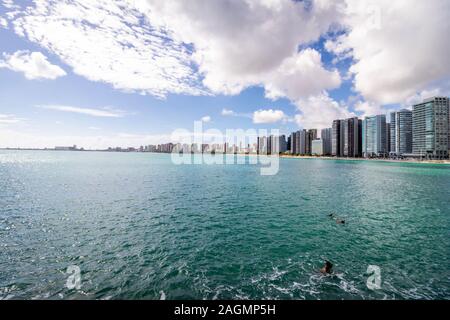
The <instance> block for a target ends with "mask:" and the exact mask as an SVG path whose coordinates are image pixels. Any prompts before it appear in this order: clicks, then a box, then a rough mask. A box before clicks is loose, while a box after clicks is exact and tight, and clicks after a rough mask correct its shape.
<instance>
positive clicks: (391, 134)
mask: <svg viewBox="0 0 450 320" xmlns="http://www.w3.org/2000/svg"><path fill="white" fill-rule="evenodd" d="M390 118H391V123H390V124H389V140H388V141H389V152H391V153H395V128H396V119H397V112H391V115H390Z"/></svg>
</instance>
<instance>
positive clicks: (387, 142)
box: [386, 122, 391, 154]
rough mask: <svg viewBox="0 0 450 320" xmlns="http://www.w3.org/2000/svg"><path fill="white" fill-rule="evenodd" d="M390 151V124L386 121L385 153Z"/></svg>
mask: <svg viewBox="0 0 450 320" xmlns="http://www.w3.org/2000/svg"><path fill="white" fill-rule="evenodd" d="M389 152H391V124H390V123H388V122H386V153H387V154H389Z"/></svg>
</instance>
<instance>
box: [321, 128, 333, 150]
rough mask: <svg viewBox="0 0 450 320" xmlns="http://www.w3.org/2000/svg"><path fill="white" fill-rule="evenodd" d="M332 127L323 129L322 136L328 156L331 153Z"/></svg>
mask: <svg viewBox="0 0 450 320" xmlns="http://www.w3.org/2000/svg"><path fill="white" fill-rule="evenodd" d="M332 132H333V129H332V128H327V129H322V132H321V136H322V141H323V154H324V155H326V156H330V155H331V151H332V150H331V149H332V148H331V145H332Z"/></svg>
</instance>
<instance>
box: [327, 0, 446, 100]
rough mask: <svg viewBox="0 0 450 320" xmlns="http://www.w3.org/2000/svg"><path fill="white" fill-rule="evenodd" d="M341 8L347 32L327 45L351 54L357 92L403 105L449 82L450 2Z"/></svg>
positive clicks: (381, 1) (382, 2) (407, 0)
mask: <svg viewBox="0 0 450 320" xmlns="http://www.w3.org/2000/svg"><path fill="white" fill-rule="evenodd" d="M341 8H343V12H344V15H343V17H344V18H343V19H342V20H341V22H342V24H344V25H345V26H346V27H347V28H348V30H349V31H348V32H347V33H346V34H344V35H342V36H340V37H339V38H338V40H337V41H335V43H328V44H327V46H326V47H327V48H328V49H329V50H331V51H333V52H335V53H336V54H337V55H339V56H342V55H348V54H351V55H352V56H353V59H354V64H353V65H352V67H351V69H350V70H351V72H352V73H353V74H354V79H355V80H354V84H355V89H356V90H357V91H358V92H360V93H361V94H362V95H363V96H364V98H365V99H367V100H369V101H374V102H376V103H379V104H390V103H403V102H404V100H405V99H407V98H408V97H411V96H413V95H415V94H416V93H417V92H420V91H422V90H425V89H430V88H429V86H430V85H432V84H434V85H435V87H439V86H440V83H439V82H440V81H447V80H448V79H449V78H450V60H449V58H448V52H450V42H449V41H446V39H447V38H448V30H450V19H449V18H448V17H449V12H450V1H448V0H430V1H422V0H396V1H394V2H393V1H390V0H376V1H374V0H370V1H360V0H345V6H342V7H341ZM436 82H438V83H436ZM431 89H432V88H431Z"/></svg>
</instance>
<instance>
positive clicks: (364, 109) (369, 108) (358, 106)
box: [353, 101, 386, 118]
mask: <svg viewBox="0 0 450 320" xmlns="http://www.w3.org/2000/svg"><path fill="white" fill-rule="evenodd" d="M353 107H354V109H355V111H356V112H357V113H359V115H360V116H361V117H362V118H365V117H370V116H376V115H379V114H383V113H385V112H386V111H385V110H384V109H383V107H382V106H381V105H380V104H378V103H375V102H370V101H357V102H356V103H355V105H354V106H353Z"/></svg>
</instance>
